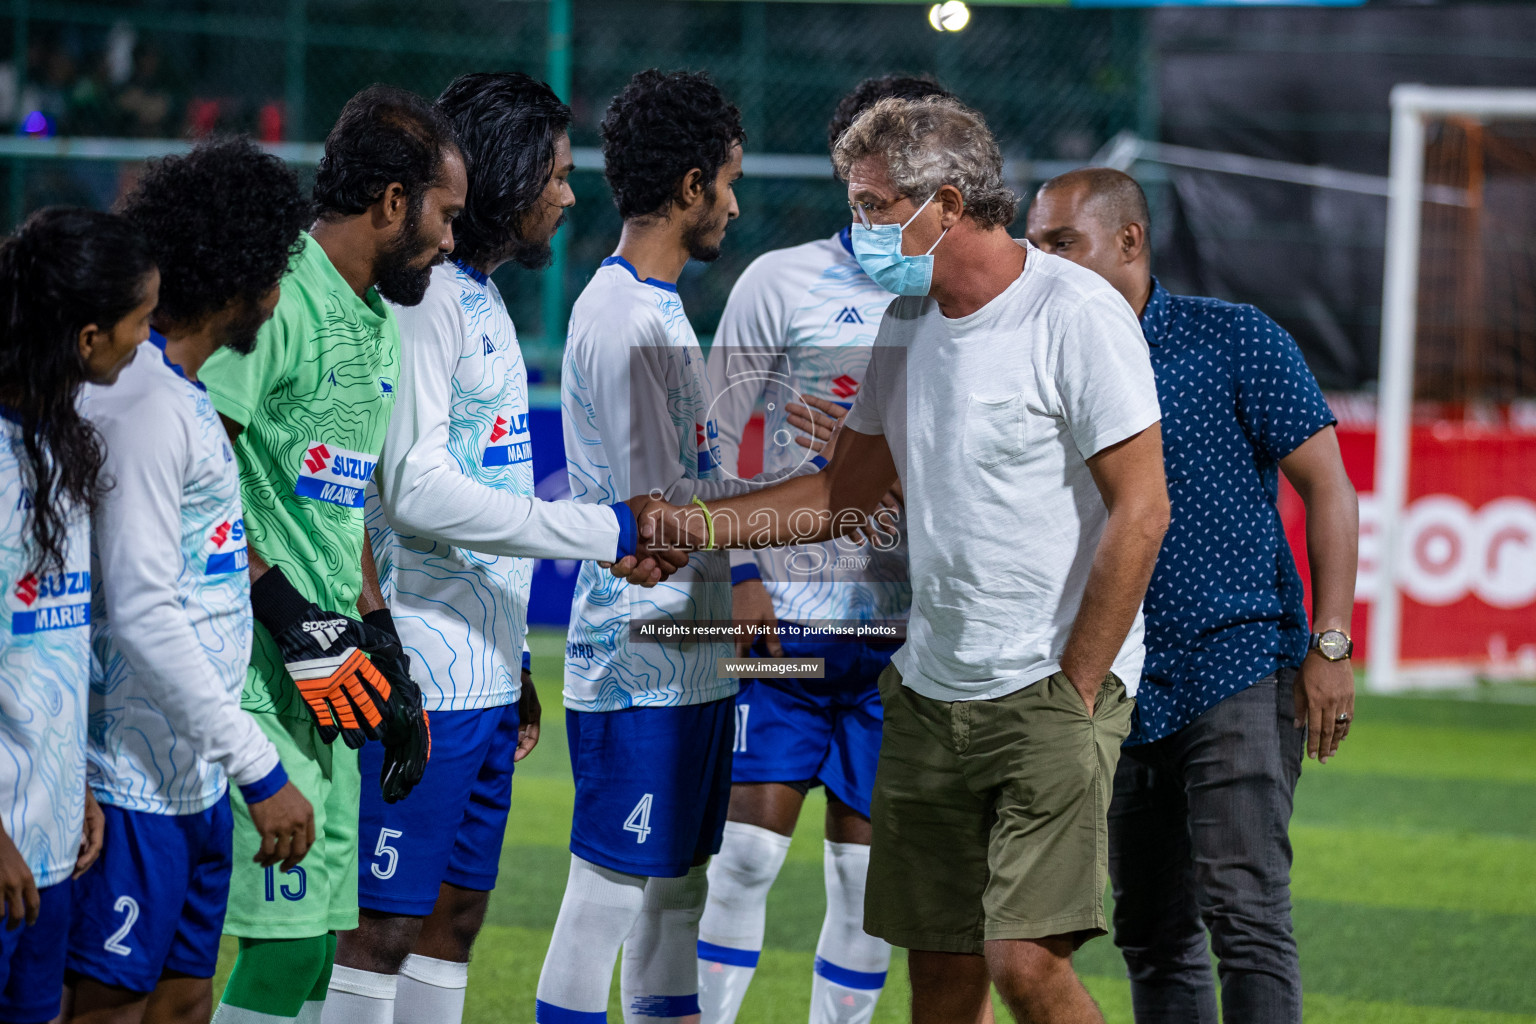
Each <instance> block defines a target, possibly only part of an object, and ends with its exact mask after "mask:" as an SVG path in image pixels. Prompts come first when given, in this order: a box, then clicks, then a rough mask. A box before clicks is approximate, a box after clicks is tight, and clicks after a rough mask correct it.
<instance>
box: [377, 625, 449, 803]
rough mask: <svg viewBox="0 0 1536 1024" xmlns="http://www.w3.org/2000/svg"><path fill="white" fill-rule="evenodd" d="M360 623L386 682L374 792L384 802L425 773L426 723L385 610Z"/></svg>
mask: <svg viewBox="0 0 1536 1024" xmlns="http://www.w3.org/2000/svg"><path fill="white" fill-rule="evenodd" d="M362 625H363V634H364V636H363V642H362V648H363V650H365V651H367V652H368V656H369V657H370V658H371V659H372V660H373V665H374V667H375V668H377V669H379V670H380V671H381V672H383V673H384V676H385V678H387V679H388V680H389V681H390V684H391V692H390V697H389V716H388V722H387V724H386V725H385V727H384V737H383V739H384V768H383V770H382V771H380V773H379V791H380V793H382V794H383V796H384V800H385V802H386V803H391V804H392V803H395V802H396V801H398V800H403V799H405V797H406V796H407V795H409V793H410V792H411V790H412V789H414V788H415V787H416V783H418V782H420V781H421V777H422V775H424V774H425V773H426V770H427V761H428V760H430V759H431V757H432V726H431V722H430V721H429V720H428V717H427V712H426V711H425V710H423V708H422V706H421V688H420V687H418V686H417V685H416V682H415V680H413V679H412V678H411V659H410V657H409V656H408V655H407V654H406V653H405V648H404V647H402V646H401V644H400V636H399V634H398V633H396V632H395V622H394V618H393V617H392V616H391V615H390V614H389V609H387V608H381V609H379V610H378V611H373V612H369V613H368V614H367V615H364V616H363V623H362Z"/></svg>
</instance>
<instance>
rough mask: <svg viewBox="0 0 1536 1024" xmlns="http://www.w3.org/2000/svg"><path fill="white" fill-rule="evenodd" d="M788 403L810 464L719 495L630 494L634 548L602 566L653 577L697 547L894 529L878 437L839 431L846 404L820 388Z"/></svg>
mask: <svg viewBox="0 0 1536 1024" xmlns="http://www.w3.org/2000/svg"><path fill="white" fill-rule="evenodd" d="M785 413H786V416H787V419H788V422H789V424H790V425H791V426H793V427H795V428H796V430H797V432H798V433H797V435H796V436H795V438H794V440H795V442H796V443H797V444H799V445H801V446H802V447H805V448H808V449H810V451H811V453H812V455H813V456H820V458H819V459H815V460H814V464H812V462H811V461H809V460H808V461H807V463H806V464H805V465H804V466H803V467H802V468H801V469H799V470H797V471H795V472H793V473H789V474H786V475H782V476H778V477H771V476H759V477H756V478H753V479H752V480H743V481H738V486H737V487H736V488H735V489H734V490H732V489H729V488H727V489H725V490H724V491H723V493H724V494H726V495H728V496H726V497H723V498H720V499H717V500H711V501H705V500H703V499H701V498H700V497H698V496H694V497H693V500H692V501H691V502H689V503H686V504H684V503H674V502H671V501H668V500H666V498H665V497H664V495H663V492H661V491H659V490H652V491H651V492H650V493H649V494H646V495H637V496H635V497H633V498H630V499H629V500H628V501H626V502H625V503H624V504H625V505H627V506H628V507H629V510H630V511H631V512H633V513H634V516H635V523H636V526H637V531H636V549H635V553H634V554H633V555H630V556H627V557H625V558H623V559H621V560H620V561H618V562H614V563H608V564H605V566H604V567H605V568H607V569H608V571H609V572H611V573H612V574H613V575H614V576H617V577H619V578H620V579H624V580H627V581H628V582H630V583H633V584H636V585H638V586H642V587H653V586H655V585H656V584H657V583H660V582H661V581H663V580H665V579H667V578H668V577H670V576H672V575H673V574H674V573H675V572H677V571H678V570H679V569H681V568H683V566H685V565H687V564H688V559H689V557H690V555H691V554H692V553H693V552H695V551H707V550H713V549H717V548H761V547H776V546H781V545H786V544H814V543H818V542H821V541H827V540H832V539H834V538H838V537H851V538H852V539H854V540H855V541H857V542H860V543H862V542H863V541H864V540H865V539H874V538H876V537H894V535H895V517H896V513H897V512H898V511H899V509H900V507H901V491H900V485H899V483H898V482H897V475H896V466H895V463H894V461H893V460H892V458H891V455H890V450H889V448H888V447H887V446H886V444H885V438H883V437H875V436H870V435H862V434H857V433H852V432H849V433H848V434H847V435H846V437H845V435H844V433H843V431H842V429H841V428H842V422H843V418H844V417H845V416H846V415H847V414H848V410H847V409H845V408H844V407H843V406H840V405H838V404H836V403H834V402H829V401H826V400H824V399H821V398H815V397H807V398H806V399H805V404H803V405H802V404H798V403H789V404H786V405H785ZM845 449H846V450H845ZM834 451H836V452H837V457H836V458H835V459H834ZM818 470H819V471H818ZM834 510H835V511H834Z"/></svg>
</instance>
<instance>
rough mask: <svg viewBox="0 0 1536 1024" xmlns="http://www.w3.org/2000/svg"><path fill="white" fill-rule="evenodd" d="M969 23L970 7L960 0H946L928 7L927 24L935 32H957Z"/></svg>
mask: <svg viewBox="0 0 1536 1024" xmlns="http://www.w3.org/2000/svg"><path fill="white" fill-rule="evenodd" d="M970 23H971V9H970V8H969V7H967V6H966V5H965V4H964V3H962V2H961V0H946V2H945V3H942V4H934V5H933V6H932V7H930V8H928V24H930V25H932V26H933V30H934V31H935V32H959V31H960V30H961V29H963V28H965V26H967V25H969V24H970Z"/></svg>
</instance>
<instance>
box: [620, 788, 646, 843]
mask: <svg viewBox="0 0 1536 1024" xmlns="http://www.w3.org/2000/svg"><path fill="white" fill-rule="evenodd" d="M624 831H626V832H633V833H634V834H635V842H637V843H643V842H645V837H646V836H648V835H650V834H651V794H650V793H647V794H645V796H642V797H641V798H640V802H639V803H637V804H635V809H634V810H632V811H630V812H629V817H627V818H625V819H624Z"/></svg>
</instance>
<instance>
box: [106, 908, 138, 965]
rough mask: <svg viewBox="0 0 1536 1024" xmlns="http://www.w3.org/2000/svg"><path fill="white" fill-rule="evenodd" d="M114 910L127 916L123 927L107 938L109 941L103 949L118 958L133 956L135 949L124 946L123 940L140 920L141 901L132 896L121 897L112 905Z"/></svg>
mask: <svg viewBox="0 0 1536 1024" xmlns="http://www.w3.org/2000/svg"><path fill="white" fill-rule="evenodd" d="M112 909H113V910H115V911H117V912H118V913H119V914H123V915H125V916H124V918H123V926H122V927H121V928H119V929H118V930H117V931H115V932H113V933H112V934H111V935H109V936H107V941H106V942H104V943H102V946H101V948H102V949H104V950H106V951H107V952H108V953H116V954H117V955H118V956H132V955H133V949H132V948H131V947H129V946H125V945H123V940H124V939H126V938H127V937H128V933H129V932H130V931H132V930H133V925H134V922H135V921H137V920H138V919H139V901H138V900H136V899H134V898H133V897H132V896H119V897H118V898H117V902H116V903H114V904H112Z"/></svg>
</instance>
